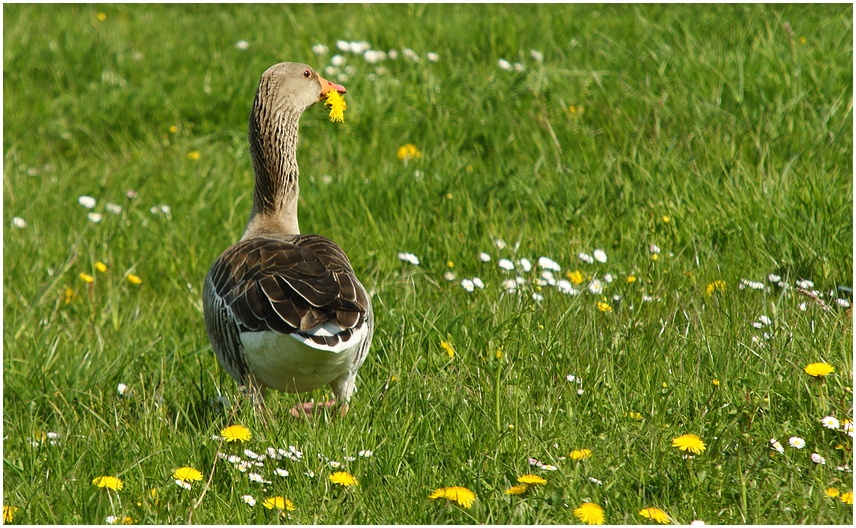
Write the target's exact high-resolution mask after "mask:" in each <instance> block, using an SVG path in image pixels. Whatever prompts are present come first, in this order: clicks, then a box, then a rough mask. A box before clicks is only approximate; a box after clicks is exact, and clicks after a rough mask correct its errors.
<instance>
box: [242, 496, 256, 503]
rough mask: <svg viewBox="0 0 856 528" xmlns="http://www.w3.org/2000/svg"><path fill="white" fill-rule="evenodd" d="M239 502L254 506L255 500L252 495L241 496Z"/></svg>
mask: <svg viewBox="0 0 856 528" xmlns="http://www.w3.org/2000/svg"><path fill="white" fill-rule="evenodd" d="M241 500H242V501H244V502H246V503H247V504H249V505H250V506H255V505H256V498H255V497H253V496H252V495H241Z"/></svg>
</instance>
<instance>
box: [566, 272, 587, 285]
mask: <svg viewBox="0 0 856 528" xmlns="http://www.w3.org/2000/svg"><path fill="white" fill-rule="evenodd" d="M565 277H567V278H568V280H569V281H571V282H573V283H574V284H582V282H583V274H582V273H580V272H579V271H576V270H574V271H569V272H567V273H565Z"/></svg>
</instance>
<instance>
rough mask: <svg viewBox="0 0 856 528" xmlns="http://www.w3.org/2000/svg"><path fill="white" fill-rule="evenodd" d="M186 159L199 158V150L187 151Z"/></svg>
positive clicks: (194, 159)
mask: <svg viewBox="0 0 856 528" xmlns="http://www.w3.org/2000/svg"><path fill="white" fill-rule="evenodd" d="M187 159H189V160H193V161H196V160H198V159H199V151H198V150H191V151H190V152H188V153H187Z"/></svg>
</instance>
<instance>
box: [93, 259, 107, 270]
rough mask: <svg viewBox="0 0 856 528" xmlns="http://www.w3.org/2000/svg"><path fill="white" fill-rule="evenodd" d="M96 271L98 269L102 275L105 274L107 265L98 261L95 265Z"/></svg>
mask: <svg viewBox="0 0 856 528" xmlns="http://www.w3.org/2000/svg"><path fill="white" fill-rule="evenodd" d="M95 269H97V270H98V271H100V272H101V273H104V272H106V271H107V264H104V263H103V262H101V261H98V262H96V263H95Z"/></svg>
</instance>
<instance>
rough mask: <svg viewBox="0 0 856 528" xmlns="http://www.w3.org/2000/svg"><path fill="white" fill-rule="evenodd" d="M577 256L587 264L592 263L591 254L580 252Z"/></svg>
mask: <svg viewBox="0 0 856 528" xmlns="http://www.w3.org/2000/svg"><path fill="white" fill-rule="evenodd" d="M577 258H578V259H580V260H582V261H583V262H585V263H587V264H592V263H593V262H594V258H593V257H592V256H591V255H589V254H588V253H582V252H580V254H579V255H577Z"/></svg>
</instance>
